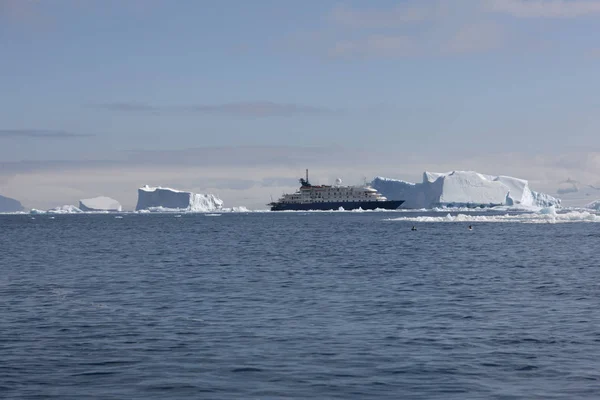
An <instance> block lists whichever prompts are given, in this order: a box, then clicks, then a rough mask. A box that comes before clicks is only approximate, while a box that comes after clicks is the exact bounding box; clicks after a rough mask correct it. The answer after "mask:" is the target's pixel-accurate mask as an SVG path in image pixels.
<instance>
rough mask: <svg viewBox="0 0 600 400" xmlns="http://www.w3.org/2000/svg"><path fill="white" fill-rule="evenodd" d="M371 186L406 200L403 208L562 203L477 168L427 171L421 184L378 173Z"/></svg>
mask: <svg viewBox="0 0 600 400" xmlns="http://www.w3.org/2000/svg"><path fill="white" fill-rule="evenodd" d="M371 185H372V186H373V187H374V188H375V189H377V190H378V191H379V192H380V193H381V194H383V195H384V196H385V197H387V198H388V199H390V200H404V201H405V202H404V204H403V205H402V208H432V207H438V206H455V207H459V206H466V207H479V206H497V205H508V206H518V205H521V206H536V207H549V206H560V200H559V199H556V198H554V197H552V196H549V195H547V194H544V193H538V192H534V191H533V190H531V189H530V188H529V183H528V182H527V181H526V180H524V179H518V178H513V177H510V176H492V175H484V174H480V173H478V172H474V171H452V172H447V173H436V172H425V173H423V182H421V183H411V182H405V181H402V180H398V179H390V178H383V177H379V176H378V177H376V178H375V179H373V182H371Z"/></svg>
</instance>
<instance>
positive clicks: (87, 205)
mask: <svg viewBox="0 0 600 400" xmlns="http://www.w3.org/2000/svg"><path fill="white" fill-rule="evenodd" d="M79 208H80V209H81V210H82V211H112V212H120V211H123V207H121V204H120V203H119V202H118V201H116V200H115V199H111V198H110V197H106V196H100V197H94V198H91V199H82V200H79Z"/></svg>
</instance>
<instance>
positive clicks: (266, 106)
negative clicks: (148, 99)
mask: <svg viewBox="0 0 600 400" xmlns="http://www.w3.org/2000/svg"><path fill="white" fill-rule="evenodd" d="M93 107H94V108H99V109H104V110H108V111H116V112H123V113H137V114H154V115H157V114H174V113H175V114H177V113H180V114H181V113H183V114H186V115H227V116H238V117H290V116H297V115H329V114H336V113H339V112H340V111H339V110H333V109H330V108H327V107H320V106H311V105H305V104H294V103H275V102H268V101H251V102H239V103H225V104H201V105H191V106H164V107H163V106H154V105H150V104H145V103H127V102H115V103H103V104H97V105H94V106H93Z"/></svg>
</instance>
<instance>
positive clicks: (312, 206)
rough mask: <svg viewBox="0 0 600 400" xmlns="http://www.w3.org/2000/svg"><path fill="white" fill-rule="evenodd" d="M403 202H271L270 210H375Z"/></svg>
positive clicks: (396, 206)
mask: <svg viewBox="0 0 600 400" xmlns="http://www.w3.org/2000/svg"><path fill="white" fill-rule="evenodd" d="M402 203H404V200H386V201H345V202H344V201H331V202H324V203H296V204H294V203H271V204H270V205H271V211H313V210H315V211H316V210H320V211H328V210H339V209H340V207H342V208H343V209H344V210H358V209H359V208H361V209H363V210H375V209H376V208H379V209H384V210H395V209H396V208H398V207H400V205H401V204H402Z"/></svg>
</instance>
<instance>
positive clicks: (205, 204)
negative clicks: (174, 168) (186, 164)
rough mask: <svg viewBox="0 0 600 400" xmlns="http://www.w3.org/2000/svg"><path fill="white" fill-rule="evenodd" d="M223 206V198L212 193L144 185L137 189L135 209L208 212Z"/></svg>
mask: <svg viewBox="0 0 600 400" xmlns="http://www.w3.org/2000/svg"><path fill="white" fill-rule="evenodd" d="M221 208H223V200H221V199H219V198H218V197H217V196H215V195H213V194H198V193H192V192H184V191H180V190H176V189H170V188H163V187H152V186H148V185H146V186H144V187H142V188H139V189H138V202H137V206H136V207H135V209H136V211H154V212H168V211H184V212H186V211H187V212H209V211H215V210H220V209H221Z"/></svg>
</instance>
